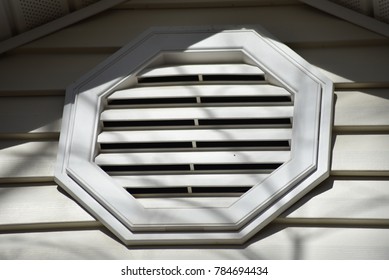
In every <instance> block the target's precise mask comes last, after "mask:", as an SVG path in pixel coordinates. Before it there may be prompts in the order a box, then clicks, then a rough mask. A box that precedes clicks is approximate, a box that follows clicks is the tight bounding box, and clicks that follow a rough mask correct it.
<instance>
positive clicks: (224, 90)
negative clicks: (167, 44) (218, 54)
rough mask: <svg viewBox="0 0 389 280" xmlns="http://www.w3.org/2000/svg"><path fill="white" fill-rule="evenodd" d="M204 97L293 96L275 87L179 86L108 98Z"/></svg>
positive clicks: (133, 90)
mask: <svg viewBox="0 0 389 280" xmlns="http://www.w3.org/2000/svg"><path fill="white" fill-rule="evenodd" d="M197 96H199V97H202V96H207V97H208V96H219V97H230V96H291V95H290V93H289V92H288V91H287V90H285V89H284V88H281V87H278V86H273V85H265V84H262V85H185V86H182V85H177V86H160V87H138V88H130V89H125V90H119V91H116V92H114V93H113V94H112V95H110V96H109V97H108V102H109V101H113V100H123V99H126V100H127V99H137V98H150V99H153V98H176V97H197Z"/></svg>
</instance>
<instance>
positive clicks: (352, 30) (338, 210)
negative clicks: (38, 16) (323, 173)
mask: <svg viewBox="0 0 389 280" xmlns="http://www.w3.org/2000/svg"><path fill="white" fill-rule="evenodd" d="M216 2H217V1H216ZM248 2H250V1H248ZM133 5H137V3H136V2H134V3H133ZM224 5H226V4H224ZM133 7H134V6H132V7H131V4H130V3H129V4H126V5H122V6H121V7H120V8H119V9H114V10H110V11H108V12H105V13H103V14H101V15H98V16H95V17H93V18H91V19H88V20H85V21H83V22H81V23H78V24H75V25H73V26H70V27H68V28H65V29H64V30H61V31H58V32H56V33H55V34H52V35H50V36H47V37H45V38H42V39H40V40H37V41H35V42H32V43H30V44H28V45H26V46H23V47H21V48H19V49H17V50H15V51H13V52H10V53H8V54H6V55H3V56H2V57H1V58H0V69H7V71H4V74H3V73H2V75H1V76H0V117H1V119H2V120H7V121H6V122H1V123H0V232H1V231H2V232H4V233H5V232H6V233H7V234H0V248H1V250H0V259H2V258H134V259H135V258H143V259H144V258H146V259H161V258H173V259H177V258H200V259H204V258H273V259H279V258H281V259H282V258H287V259H289V258H381V259H386V258H388V257H389V255H388V253H387V252H388V251H389V237H388V236H389V235H388V229H386V228H387V227H388V226H389V216H388V215H389V214H388V213H389V209H388V205H389V180H388V178H389V177H388V176H389V144H388V143H389V134H388V128H389V115H388V112H389V76H388V75H387V73H389V55H388V53H389V43H388V40H385V39H384V38H382V37H381V36H379V35H376V34H374V33H372V32H369V31H367V30H365V29H363V28H359V27H357V26H355V25H353V24H350V23H348V22H345V21H342V20H340V19H337V18H335V17H331V16H328V15H327V14H325V13H322V12H319V11H317V10H315V9H313V8H310V7H306V6H304V5H291V6H282V5H275V6H274V7H272V6H264V7H241V8H233V9H231V8H218V9H214V8H212V9H201V8H193V9H169V8H166V9H143V10H142V9H140V10H139V9H133ZM277 18H282V19H283V20H282V21H281V20H277ZM133 22H137V23H138V24H136V25H134V24H133ZM286 22H288V25H287V26H288V28H285V24H286ZM255 23H257V24H260V25H262V26H263V27H265V28H266V29H268V30H269V31H270V32H271V33H272V34H274V35H275V36H276V37H278V38H279V39H280V40H281V41H283V42H285V43H286V44H288V45H289V46H290V47H292V48H293V49H294V50H295V51H296V52H297V53H299V54H300V55H301V56H302V57H304V58H305V59H306V60H308V62H310V63H312V64H314V65H315V66H317V67H319V68H320V70H321V71H323V72H324V73H325V74H326V75H328V76H329V77H330V78H331V79H332V80H333V81H334V83H335V86H336V92H335V95H336V100H335V114H334V137H333V154H332V163H331V167H332V171H331V174H332V176H331V177H330V178H329V179H327V180H325V181H324V182H323V183H321V184H320V185H319V186H318V187H316V188H315V189H314V190H313V191H312V192H310V193H309V194H308V195H306V196H305V197H304V198H303V199H301V200H300V201H299V202H297V203H296V204H295V205H293V206H292V207H290V208H289V209H288V210H287V211H286V212H285V213H283V214H282V215H281V216H280V217H279V218H277V219H276V220H275V221H274V222H273V223H272V224H271V225H270V226H268V227H266V228H265V229H264V230H262V231H261V232H260V233H258V234H257V236H256V237H254V238H253V240H251V241H250V242H249V243H248V245H247V246H244V247H239V246H237V247H234V248H229V249H228V248H216V250H214V249H213V250H206V249H196V248H181V249H180V250H164V249H147V250H136V251H133V250H128V249H127V248H126V247H124V246H122V244H120V243H119V242H118V241H117V240H116V239H114V238H112V236H111V234H110V233H107V232H106V231H105V230H103V231H100V229H102V227H101V224H100V223H99V222H97V221H96V220H95V219H94V218H93V217H92V216H90V215H89V214H88V213H87V212H86V211H85V210H83V208H82V207H80V206H79V205H78V204H77V203H76V202H75V201H74V200H72V199H71V198H69V197H68V196H67V195H66V194H65V193H64V192H63V191H62V190H61V189H60V188H59V187H58V186H57V185H55V184H54V183H53V172H54V165H55V159H56V153H57V146H58V142H57V139H58V136H59V131H60V122H61V116H62V109H63V105H64V103H63V102H64V94H65V89H66V86H68V85H69V84H71V83H72V82H73V81H75V80H77V79H78V78H80V76H81V75H82V74H84V73H86V72H87V71H88V70H90V69H92V68H93V67H94V66H96V65H97V64H98V63H100V62H102V61H103V60H104V59H105V58H107V57H109V56H110V55H111V54H112V53H113V52H114V51H116V50H117V49H119V48H120V47H121V46H123V45H124V44H126V43H127V42H129V41H130V40H131V39H132V38H133V37H134V36H136V35H138V34H140V33H141V32H142V31H144V30H145V29H146V28H148V27H150V26H158V25H162V26H169V25H170V26H175V25H209V24H215V25H218V24H243V25H249V24H255ZM307 24H309V26H310V28H306V26H307ZM86 34H87V35H86ZM373 88H374V89H373ZM142 203H143V204H144V205H148V207H152V205H153V203H155V201H153V200H152V199H148V198H143V201H142ZM182 203H183V205H185V202H182ZM220 203H221V205H222V204H223V203H226V205H227V204H228V203H229V200H228V199H227V198H226V199H225V201H221V202H220ZM167 204H169V202H167ZM293 225H298V227H293ZM369 227H370V228H369ZM84 229H88V230H84ZM39 230H43V232H38V231H39ZM53 230H54V231H53ZM351 236H352V238H350V237H351ZM90 240H94V242H93V243H91V242H90ZM26 244H28V245H26ZM59 244H66V247H65V246H59ZM52 248H55V249H56V250H51V249H52Z"/></svg>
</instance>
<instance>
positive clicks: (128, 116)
mask: <svg viewBox="0 0 389 280" xmlns="http://www.w3.org/2000/svg"><path fill="white" fill-rule="evenodd" d="M292 116H293V107H292V106H264V107H260V109H259V107H248V106H247V107H222V108H221V107H202V108H142V109H135V108H134V109H114V110H113V109H110V110H106V111H104V112H103V113H102V114H101V120H102V121H123V120H127V121H132V120H180V119H181V120H182V119H223V118H226V119H227V118H228V119H233V118H242V119H245V118H246V119H247V118H277V119H279V118H291V117H292Z"/></svg>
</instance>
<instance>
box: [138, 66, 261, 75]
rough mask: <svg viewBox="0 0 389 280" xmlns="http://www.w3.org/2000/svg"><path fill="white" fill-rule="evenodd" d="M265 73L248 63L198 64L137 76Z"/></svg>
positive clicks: (153, 70) (148, 70)
mask: <svg viewBox="0 0 389 280" xmlns="http://www.w3.org/2000/svg"><path fill="white" fill-rule="evenodd" d="M199 73H201V74H202V75H215V74H216V75H220V74H225V75H237V73H239V75H265V73H264V72H263V71H262V70H260V69H259V68H258V67H256V66H252V65H248V64H199V65H178V66H167V67H159V68H151V69H145V70H143V71H142V72H141V73H140V74H139V75H138V77H141V78H146V77H162V76H164V77H166V76H179V75H198V74H199Z"/></svg>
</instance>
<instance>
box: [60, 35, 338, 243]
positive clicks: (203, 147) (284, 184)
mask: <svg viewBox="0 0 389 280" xmlns="http://www.w3.org/2000/svg"><path fill="white" fill-rule="evenodd" d="M261 34H262V35H260V34H259V33H258V32H256V31H254V30H244V29H243V30H215V29H196V30H192V29H176V30H172V29H166V30H165V29H159V30H152V31H149V32H147V33H145V34H144V35H143V36H141V37H140V38H139V39H138V40H136V41H135V42H134V43H132V44H130V45H129V46H126V47H124V48H123V49H122V50H121V51H119V52H118V53H117V54H115V55H114V56H113V57H111V58H110V59H109V60H108V61H107V62H105V63H104V64H103V65H101V66H100V67H98V68H97V69H95V70H94V71H93V72H91V73H90V74H89V75H87V76H85V77H83V78H81V79H80V81H79V82H77V83H76V84H74V85H73V86H71V87H69V89H68V91H67V105H66V107H65V112H64V118H63V127H62V131H61V139H60V149H59V156H58V168H57V170H56V174H55V176H56V180H57V182H58V183H59V184H60V185H61V186H63V187H64V188H65V189H66V190H68V191H69V192H70V193H71V194H72V195H73V196H74V197H75V198H76V199H77V200H78V201H79V202H80V203H81V204H82V205H84V206H85V207H86V208H87V209H89V210H90V211H91V212H92V213H93V214H95V215H96V217H97V218H98V219H100V220H101V221H102V222H103V223H104V224H105V225H106V226H107V227H109V228H110V229H111V230H112V231H113V232H114V233H115V234H116V235H117V236H118V237H119V238H120V239H121V240H123V242H125V243H126V244H156V243H158V244H181V243H213V244H215V243H242V242H244V241H245V240H247V239H248V238H249V237H250V236H252V235H253V234H255V233H256V232H257V231H258V230H259V229H260V228H262V227H263V226H264V225H266V224H267V223H268V222H270V221H271V220H272V219H273V218H274V217H276V216H277V215H278V214H279V213H280V212H281V211H283V210H285V209H286V208H287V207H288V206H289V205H290V204H292V203H293V202H295V201H296V200H297V199H299V198H300V197H301V196H302V195H304V194H305V193H306V192H308V191H309V190H310V189H312V188H313V187H314V186H315V185H316V184H318V183H319V182H320V181H321V180H323V179H324V178H325V177H326V176H328V168H329V155H330V128H331V111H332V84H331V82H330V81H329V80H328V79H326V78H325V77H323V76H322V75H321V74H319V73H318V72H317V71H316V70H315V69H314V68H313V67H311V66H310V65H309V64H308V63H307V62H305V61H304V60H302V59H301V58H299V57H298V56H297V55H296V54H294V53H293V52H292V51H291V50H289V49H288V48H286V47H285V46H283V45H281V44H280V43H278V42H276V41H275V40H273V39H269V35H268V34H265V33H264V32H263V31H262V32H261Z"/></svg>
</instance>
